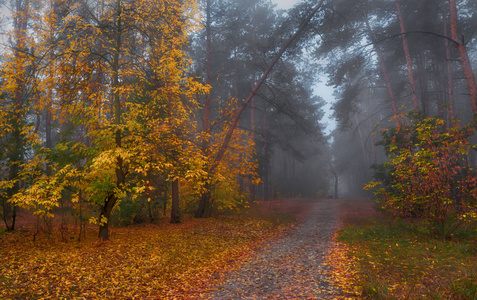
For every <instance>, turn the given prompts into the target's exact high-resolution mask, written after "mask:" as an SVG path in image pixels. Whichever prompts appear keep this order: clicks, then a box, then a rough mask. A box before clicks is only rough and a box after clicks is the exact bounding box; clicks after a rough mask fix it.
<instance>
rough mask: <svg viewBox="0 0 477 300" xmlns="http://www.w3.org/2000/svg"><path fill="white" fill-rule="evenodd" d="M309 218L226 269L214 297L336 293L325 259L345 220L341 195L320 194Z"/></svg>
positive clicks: (309, 296)
mask: <svg viewBox="0 0 477 300" xmlns="http://www.w3.org/2000/svg"><path fill="white" fill-rule="evenodd" d="M313 202H314V203H313V204H312V205H311V206H310V211H309V213H308V214H307V217H306V218H305V219H304V221H303V222H301V223H299V224H298V225H297V226H296V227H295V228H294V229H292V230H291V231H290V232H289V233H288V234H287V235H285V236H283V237H281V238H280V239H278V240H275V241H272V242H270V243H269V244H267V245H265V246H264V248H263V250H262V251H261V252H260V253H259V254H258V255H257V256H256V257H254V258H252V259H251V260H250V261H249V262H247V263H246V264H245V265H243V266H242V267H240V268H239V269H237V270H235V271H232V272H231V273H229V274H228V275H226V277H225V280H224V282H223V283H221V284H219V285H218V286H216V287H215V288H214V289H213V290H212V291H211V293H210V294H209V295H208V298H209V297H210V299H336V298H337V296H339V294H340V293H339V291H338V290H336V289H335V288H333V287H332V286H330V284H329V274H328V273H329V272H328V270H329V268H328V267H327V266H326V265H324V264H323V262H324V261H325V259H326V255H327V251H328V249H329V247H330V246H331V243H332V238H333V235H334V234H335V232H336V231H337V230H338V228H339V225H340V215H341V213H340V207H342V206H343V205H342V204H343V202H342V201H341V200H328V199H320V200H314V201H313Z"/></svg>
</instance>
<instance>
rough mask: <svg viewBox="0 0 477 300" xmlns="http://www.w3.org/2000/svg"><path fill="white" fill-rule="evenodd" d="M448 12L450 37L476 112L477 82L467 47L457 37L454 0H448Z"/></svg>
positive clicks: (462, 40) (473, 109)
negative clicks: (476, 81)
mask: <svg viewBox="0 0 477 300" xmlns="http://www.w3.org/2000/svg"><path fill="white" fill-rule="evenodd" d="M449 12H450V30H451V39H452V40H454V45H455V47H456V48H457V51H458V52H459V56H460V62H461V64H462V68H463V70H464V75H465V79H466V81H467V87H468V88H469V94H470V103H471V105H472V112H473V113H474V115H476V114H477V84H476V83H475V78H474V73H473V72H472V65H471V63H470V59H469V55H468V54H467V48H466V46H465V43H464V38H462V39H460V38H459V28H458V24H457V6H456V1H455V0H449Z"/></svg>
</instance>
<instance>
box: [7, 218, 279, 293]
mask: <svg viewBox="0 0 477 300" xmlns="http://www.w3.org/2000/svg"><path fill="white" fill-rule="evenodd" d="M276 229H278V228H277V227H273V225H272V223H271V222H269V221H264V220H260V219H249V218H245V217H242V218H230V217H229V218H221V219H215V218H213V219H212V218H211V219H207V220H190V221H188V222H187V223H185V224H179V225H177V224H175V225H171V224H161V225H148V226H140V227H134V226H131V227H127V228H117V229H115V230H114V232H113V233H112V234H113V236H114V241H111V242H107V243H104V242H98V241H97V240H96V234H94V233H93V232H91V230H88V237H87V239H85V240H84V241H82V242H80V243H77V242H68V243H64V242H60V241H58V240H56V237H55V236H52V237H50V238H49V239H48V238H47V237H46V236H43V237H40V239H39V241H38V242H36V243H33V242H32V241H31V240H30V237H27V236H26V235H25V234H24V233H15V234H9V235H5V236H0V255H1V256H2V257H3V259H2V260H1V262H0V298H2V299H9V298H78V299H80V298H82V297H84V298H102V299H118V298H121V299H122V298H140V299H147V298H150V299H158V298H161V299H164V298H165V299H174V298H175V297H176V298H177V299H184V298H187V297H189V298H190V297H194V296H197V297H198V295H199V294H200V293H204V291H205V290H206V289H207V288H208V287H209V286H211V285H212V284H213V282H214V280H216V279H217V278H220V277H221V275H220V274H222V273H223V272H225V271H226V269H227V268H233V267H234V265H235V264H236V262H234V263H231V261H238V260H240V258H241V257H243V256H246V255H249V254H250V253H251V250H252V248H254V247H256V246H257V245H259V244H260V243H261V242H262V241H263V240H264V239H265V238H269V237H270V236H272V235H273V232H275V230H276Z"/></svg>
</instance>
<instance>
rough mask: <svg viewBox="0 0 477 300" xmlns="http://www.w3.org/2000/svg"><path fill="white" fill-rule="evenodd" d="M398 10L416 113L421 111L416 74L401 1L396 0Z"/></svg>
mask: <svg viewBox="0 0 477 300" xmlns="http://www.w3.org/2000/svg"><path fill="white" fill-rule="evenodd" d="M396 9H397V13H398V19H399V26H400V28H401V38H402V46H403V48H404V56H405V57H406V64H407V73H408V76H409V84H410V86H411V96H412V105H413V107H414V110H415V111H418V110H419V104H418V102H417V96H416V84H415V83H414V72H413V71H412V60H411V54H410V53H409V46H408V44H407V39H406V36H405V34H404V33H405V32H406V30H405V28H404V21H403V17H402V13H401V5H400V4H399V0H396Z"/></svg>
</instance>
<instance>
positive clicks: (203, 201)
mask: <svg viewBox="0 0 477 300" xmlns="http://www.w3.org/2000/svg"><path fill="white" fill-rule="evenodd" d="M210 9H211V7H210V0H207V6H206V25H205V30H206V35H207V61H206V69H207V71H206V72H207V74H206V83H207V85H210V78H211V70H210V68H211V65H210V64H211V51H212V41H211V38H212V35H211V31H210V30H211V28H210V23H211V15H210ZM210 97H211V91H210V90H209V92H208V93H207V95H206V97H205V104H204V131H203V140H202V149H201V150H202V154H203V155H204V157H207V158H208V157H209V155H210V149H209V148H210V140H209V137H210V132H209V131H210ZM206 168H207V169H206V172H207V173H208V174H210V173H212V170H211V169H210V167H209V165H207V167H206ZM205 187H207V188H205ZM205 187H204V188H205V192H204V193H203V194H202V195H201V196H200V199H199V208H198V209H197V211H196V212H195V217H196V218H203V217H205V211H206V207H207V206H208V203H209V202H210V194H211V193H210V191H209V190H208V188H209V187H210V185H208V184H206V185H205Z"/></svg>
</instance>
